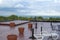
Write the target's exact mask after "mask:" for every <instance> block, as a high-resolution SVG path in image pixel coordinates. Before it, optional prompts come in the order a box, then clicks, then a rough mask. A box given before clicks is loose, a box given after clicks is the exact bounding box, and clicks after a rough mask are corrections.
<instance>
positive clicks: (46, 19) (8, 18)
mask: <svg viewBox="0 0 60 40" xmlns="http://www.w3.org/2000/svg"><path fill="white" fill-rule="evenodd" d="M13 20H29V21H30V20H38V21H42V20H44V21H60V18H53V17H49V18H44V17H42V16H37V17H22V16H17V15H11V16H8V17H6V16H0V22H2V21H13Z"/></svg>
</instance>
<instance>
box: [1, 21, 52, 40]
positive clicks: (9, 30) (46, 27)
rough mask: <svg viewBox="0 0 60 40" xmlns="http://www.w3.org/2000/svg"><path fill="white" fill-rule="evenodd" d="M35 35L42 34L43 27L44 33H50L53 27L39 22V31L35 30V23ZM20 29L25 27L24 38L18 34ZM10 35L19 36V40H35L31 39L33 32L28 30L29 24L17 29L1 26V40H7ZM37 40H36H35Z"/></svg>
mask: <svg viewBox="0 0 60 40" xmlns="http://www.w3.org/2000/svg"><path fill="white" fill-rule="evenodd" d="M32 24H33V28H34V30H35V31H34V33H40V32H41V29H40V28H41V26H42V27H43V31H47V32H48V33H50V32H52V29H51V25H50V23H49V22H48V23H47V22H38V23H37V30H36V29H35V23H33V22H32ZM19 27H24V28H25V30H24V36H22V37H21V36H20V35H19V32H18V28H19ZM9 34H15V35H17V36H18V40H33V39H29V37H30V36H31V30H29V29H28V23H27V24H24V25H19V26H16V27H15V28H10V27H9V26H0V40H7V36H8V35H9ZM35 40H36V39H35Z"/></svg>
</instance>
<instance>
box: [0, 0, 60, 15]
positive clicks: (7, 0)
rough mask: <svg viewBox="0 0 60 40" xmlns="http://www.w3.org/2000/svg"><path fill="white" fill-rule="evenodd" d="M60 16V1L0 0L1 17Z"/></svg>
mask: <svg viewBox="0 0 60 40" xmlns="http://www.w3.org/2000/svg"><path fill="white" fill-rule="evenodd" d="M12 14H15V15H18V16H20V15H31V16H60V0H0V15H3V16H9V15H12Z"/></svg>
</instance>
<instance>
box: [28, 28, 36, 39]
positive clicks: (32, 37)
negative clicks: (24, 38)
mask: <svg viewBox="0 0 60 40" xmlns="http://www.w3.org/2000/svg"><path fill="white" fill-rule="evenodd" d="M31 31H32V36H31V37H29V38H30V39H36V38H35V37H34V29H33V28H32V29H31Z"/></svg>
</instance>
